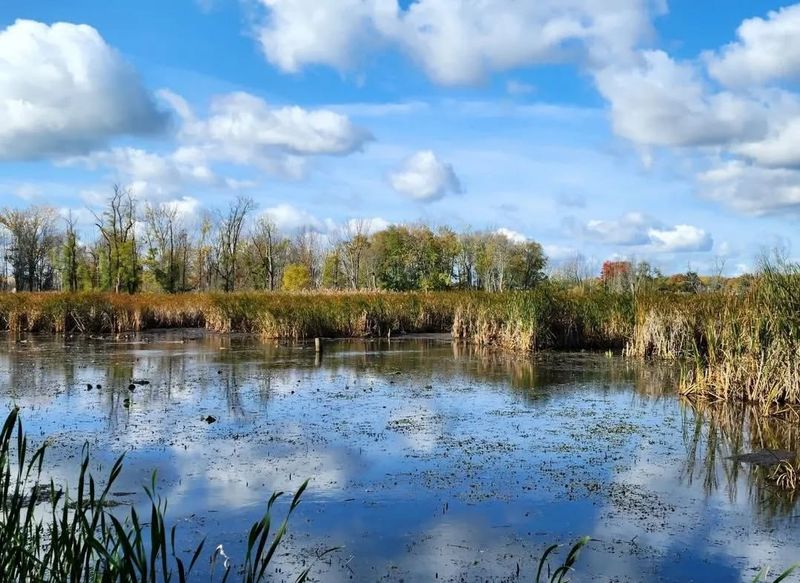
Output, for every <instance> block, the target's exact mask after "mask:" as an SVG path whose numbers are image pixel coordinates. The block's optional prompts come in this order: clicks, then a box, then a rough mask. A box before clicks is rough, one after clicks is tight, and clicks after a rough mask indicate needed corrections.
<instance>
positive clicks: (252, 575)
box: [0, 409, 310, 583]
mask: <svg viewBox="0 0 800 583" xmlns="http://www.w3.org/2000/svg"><path fill="white" fill-rule="evenodd" d="M45 453H46V447H45V446H41V447H39V448H37V449H35V450H33V451H30V450H29V445H28V439H27V437H26V435H25V432H24V431H23V427H22V422H21V421H20V419H19V411H18V409H14V410H12V411H11V412H10V414H9V415H8V417H7V419H6V421H5V423H4V424H3V427H2V430H0V578H2V580H3V581H19V582H27V581H30V582H57V581H58V582H62V581H73V582H81V581H87V582H88V581H92V582H103V583H106V582H108V583H111V582H125V583H132V582H142V583H144V582H152V583H155V582H156V581H163V582H164V583H168V582H170V581H177V582H178V583H183V582H185V581H189V580H195V579H193V575H192V573H193V571H194V569H195V567H196V565H197V561H198V559H200V557H201V556H202V555H203V550H204V548H205V542H206V541H205V539H204V540H203V541H201V542H200V543H199V544H198V545H197V546H196V547H195V548H194V550H193V551H191V552H183V551H180V550H178V549H177V548H176V544H175V537H176V527H175V526H173V527H172V528H169V529H168V528H167V526H166V513H167V501H166V500H163V499H162V498H161V497H159V496H158V495H157V493H156V488H155V475H153V479H152V482H151V484H150V486H149V487H145V492H146V494H147V497H148V500H149V502H150V512H149V516H141V517H140V516H139V514H138V513H137V512H136V510H135V508H131V509H130V511H129V513H128V515H127V516H125V517H119V516H117V515H116V514H115V513H113V512H111V511H110V510H109V509H108V506H109V492H110V491H111V488H112V486H113V485H114V482H115V481H116V479H117V478H118V477H119V475H120V472H121V471H122V461H123V460H122V458H119V459H118V460H117V461H116V463H115V464H114V465H113V467H112V468H111V471H110V472H109V475H108V477H107V478H106V480H105V485H104V486H100V485H99V484H98V483H96V482H95V480H94V477H93V476H92V475H91V473H90V472H89V469H88V468H89V461H90V460H89V453H88V449H87V448H84V451H83V455H82V458H81V462H80V472H79V477H78V483H77V487H76V488H75V490H74V491H70V490H69V489H66V490H60V489H57V488H56V485H55V484H54V483H53V482H52V481H50V482H49V483H45V482H44V481H43V480H42V469H43V464H44V461H45ZM307 484H308V482H305V483H304V484H303V485H302V486H301V487H300V488H299V489H298V490H297V492H296V493H295V495H294V497H293V499H292V501H291V504H290V506H289V510H288V512H287V514H286V516H285V517H284V519H283V521H282V522H281V523H280V524H279V525H278V528H277V530H275V531H273V530H272V529H271V519H272V513H273V509H274V503H275V501H276V500H277V499H278V498H279V497H280V496H281V495H282V494H281V493H276V494H273V496H272V497H271V498H270V500H269V502H268V504H267V509H266V513H265V514H264V517H263V518H262V519H261V520H259V521H258V522H256V523H255V524H254V525H253V526H252V528H251V529H250V532H249V535H248V539H247V552H246V556H245V558H244V561H243V562H242V564H241V565H237V566H236V569H235V570H234V567H233V565H231V564H230V562H229V561H228V560H227V559H225V561H224V562H223V564H222V565H221V567H220V570H221V573H222V574H221V580H222V581H226V580H227V579H228V578H229V577H230V576H231V575H233V576H234V577H237V578H239V579H240V580H241V581H243V582H244V583H256V582H258V581H262V580H264V576H265V573H266V569H267V567H268V566H269V564H270V562H271V561H272V559H273V557H274V556H275V551H276V550H277V549H278V546H279V545H280V544H281V541H282V540H283V538H284V536H285V534H286V531H287V527H288V520H289V517H290V516H291V514H292V513H293V512H294V510H295V509H296V508H297V506H298V504H299V503H300V497H301V495H302V493H303V491H304V490H305V488H306V486H307ZM146 521H147V522H146ZM220 556H223V557H224V551H222V548H221V547H217V549H216V550H215V551H214V553H213V554H212V559H214V560H216V559H217V558H219V557H220ZM204 558H205V557H204ZM309 572H310V567H308V568H306V569H304V570H302V571H301V572H300V573H299V574H298V576H297V578H296V581H298V582H302V581H306V580H307V579H308V575H309Z"/></svg>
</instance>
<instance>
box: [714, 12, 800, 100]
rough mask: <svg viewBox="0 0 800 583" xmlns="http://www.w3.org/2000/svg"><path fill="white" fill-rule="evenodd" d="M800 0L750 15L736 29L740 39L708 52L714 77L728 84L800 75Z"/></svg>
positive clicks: (750, 83)
mask: <svg viewBox="0 0 800 583" xmlns="http://www.w3.org/2000/svg"><path fill="white" fill-rule="evenodd" d="M798 31H800V4H794V5H793V6H787V7H785V8H781V9H780V10H777V11H772V12H770V13H769V14H768V15H767V18H750V19H747V20H745V21H744V22H742V24H741V25H740V26H739V28H738V29H737V31H736V36H737V37H738V40H737V41H736V42H733V43H731V44H729V45H727V46H725V47H723V48H722V50H721V51H719V52H718V53H707V54H706V55H705V57H706V60H707V62H708V70H709V73H710V74H711V76H712V77H714V78H715V79H717V80H719V81H720V82H722V83H724V84H726V85H729V86H738V87H743V86H748V85H753V84H763V83H766V82H770V81H775V80H778V79H787V78H796V77H798V76H799V75H800V34H798Z"/></svg>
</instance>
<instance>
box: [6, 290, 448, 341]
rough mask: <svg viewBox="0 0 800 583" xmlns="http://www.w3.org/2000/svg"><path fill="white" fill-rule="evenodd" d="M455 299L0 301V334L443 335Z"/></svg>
mask: <svg viewBox="0 0 800 583" xmlns="http://www.w3.org/2000/svg"><path fill="white" fill-rule="evenodd" d="M462 297H463V295H462V294H458V293H453V294H449V293H438V294H435V293H430V294H428V293H381V292H315V293H258V292H243V293H230V294H222V293H209V294H201V293H187V294H174V295H170V294H138V295H119V294H110V293H94V292H92V293H74V294H70V293H19V294H0V329H5V330H10V331H13V332H47V333H89V334H91V333H121V332H132V331H141V330H146V329H153V328H195V327H205V328H207V329H209V330H214V331H217V332H252V333H258V334H262V335H264V336H268V337H273V338H303V337H312V336H340V337H345V336H353V337H355V336H375V335H385V334H387V333H389V331H394V332H431V331H449V329H450V327H451V325H452V317H453V312H454V310H455V307H454V306H455V304H456V303H457V302H458V301H460V299H461V298H462Z"/></svg>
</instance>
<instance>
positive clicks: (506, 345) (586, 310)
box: [452, 285, 633, 352]
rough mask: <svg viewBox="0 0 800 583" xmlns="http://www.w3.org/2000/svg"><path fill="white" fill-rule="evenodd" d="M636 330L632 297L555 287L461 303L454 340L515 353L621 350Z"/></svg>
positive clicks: (454, 327)
mask: <svg viewBox="0 0 800 583" xmlns="http://www.w3.org/2000/svg"><path fill="white" fill-rule="evenodd" d="M632 329H633V303H632V297H631V296H629V295H627V294H617V293H612V292H608V291H605V290H603V289H596V290H592V291H588V292H573V291H570V290H563V289H561V288H558V287H556V286H546V285H543V286H540V287H538V288H537V289H535V290H531V291H524V292H508V293H504V294H494V295H475V296H473V297H471V298H467V299H466V300H465V301H461V302H459V303H458V304H457V306H456V311H455V313H454V315H453V328H452V334H453V337H454V338H457V339H461V340H466V341H470V342H473V343H475V344H477V345H480V346H491V347H497V348H502V349H504V350H510V351H516V352H533V351H535V350H539V349H546V348H554V349H563V348H573V349H575V348H595V349H599V348H621V347H622V346H624V344H625V341H626V340H627V338H628V337H629V336H630V335H631V333H632Z"/></svg>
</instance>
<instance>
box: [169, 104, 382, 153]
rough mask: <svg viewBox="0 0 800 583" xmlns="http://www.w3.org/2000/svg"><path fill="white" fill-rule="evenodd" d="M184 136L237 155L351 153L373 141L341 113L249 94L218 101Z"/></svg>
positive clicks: (185, 128) (190, 124)
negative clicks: (271, 101) (279, 104)
mask: <svg viewBox="0 0 800 583" xmlns="http://www.w3.org/2000/svg"><path fill="white" fill-rule="evenodd" d="M182 134H183V135H184V136H185V137H186V138H188V139H189V140H191V141H199V142H211V143H214V144H220V145H222V144H225V145H226V146H227V147H229V148H231V149H232V150H233V151H237V150H238V151H241V152H244V153H245V154H243V155H245V156H247V155H248V154H247V153H249V152H256V153H258V152H271V151H274V150H278V151H281V152H284V153H288V154H292V155H297V156H309V155H320V154H349V153H351V152H354V151H355V150H358V149H359V148H361V147H362V146H363V145H364V143H365V142H366V141H368V140H369V139H371V136H370V134H369V132H367V131H366V130H364V129H362V128H359V127H357V126H355V125H353V124H352V123H351V122H350V120H349V119H348V118H347V117H346V116H344V115H342V114H339V113H335V112H333V111H328V110H324V109H318V110H307V109H303V108H302V107H297V106H289V107H278V108H272V107H270V106H269V105H268V104H267V103H266V102H265V101H264V100H263V99H260V98H258V97H256V96H254V95H250V94H249V93H230V94H227V95H222V96H218V97H216V98H214V100H213V101H212V103H211V115H210V116H209V117H208V118H207V119H205V120H194V121H189V122H188V123H187V124H186V125H185V127H184V128H183V131H182Z"/></svg>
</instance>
